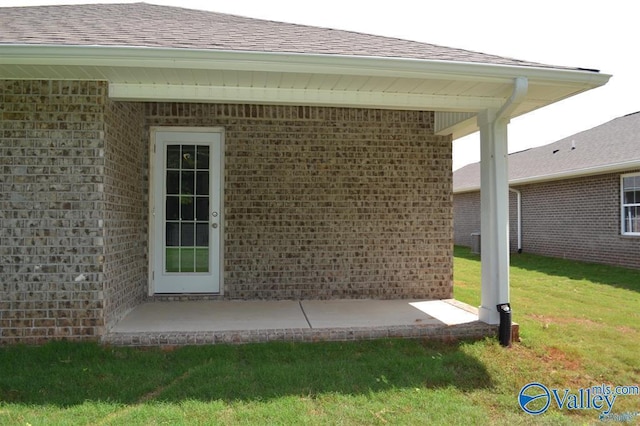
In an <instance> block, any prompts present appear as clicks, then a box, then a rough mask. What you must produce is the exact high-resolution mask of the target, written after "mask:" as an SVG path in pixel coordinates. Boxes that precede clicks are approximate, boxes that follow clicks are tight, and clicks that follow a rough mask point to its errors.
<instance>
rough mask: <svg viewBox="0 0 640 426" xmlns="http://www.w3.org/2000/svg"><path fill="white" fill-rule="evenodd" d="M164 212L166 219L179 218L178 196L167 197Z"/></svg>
mask: <svg viewBox="0 0 640 426" xmlns="http://www.w3.org/2000/svg"><path fill="white" fill-rule="evenodd" d="M165 214H166V219H167V220H178V219H180V197H167V202H166V209H165Z"/></svg>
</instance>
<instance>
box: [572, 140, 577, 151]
mask: <svg viewBox="0 0 640 426" xmlns="http://www.w3.org/2000/svg"><path fill="white" fill-rule="evenodd" d="M574 149H576V141H571V151H573V150H574Z"/></svg>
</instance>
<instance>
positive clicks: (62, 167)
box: [0, 81, 452, 343]
mask: <svg viewBox="0 0 640 426" xmlns="http://www.w3.org/2000/svg"><path fill="white" fill-rule="evenodd" d="M0 114H1V118H2V120H1V121H0V343H11V342H18V341H20V342H25V343H37V342H40V341H44V340H48V339H57V338H69V339H96V338H97V337H98V336H100V335H101V334H103V333H104V330H105V328H107V327H109V326H110V325H112V324H114V323H115V322H116V321H117V320H118V319H120V318H121V317H122V316H123V315H124V314H125V313H126V312H127V311H128V310H130V309H131V308H132V307H134V306H135V305H136V304H138V303H140V302H141V301H143V300H144V299H145V294H146V292H147V289H148V287H147V254H146V251H147V247H146V245H147V240H148V235H147V222H148V218H147V211H148V186H149V183H148V162H149V160H148V133H147V132H145V128H146V129H148V127H149V126H151V125H163V126H169V125H180V126H221V127H224V128H225V130H226V153H225V162H226V168H225V180H226V189H225V214H226V216H225V219H226V227H225V232H226V234H225V297H227V298H244V299H253V298H259V299H282V298H296V299H298V298H340V297H352V298H362V297H371V298H406V297H417V298H447V297H451V293H452V257H451V256H452V238H451V235H452V234H451V233H452V219H451V212H452V200H451V192H450V190H451V174H450V168H451V141H450V140H449V138H447V137H438V136H434V135H433V115H432V114H431V113H427V112H404V111H378V110H363V109H340V108H311V107H276V106H248V105H201V104H164V103H161V104H146V105H143V104H134V103H120V102H113V101H111V100H109V99H108V97H107V84H106V83H104V82H57V81H0ZM145 126H146V127H145Z"/></svg>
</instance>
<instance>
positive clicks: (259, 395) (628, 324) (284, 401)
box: [0, 248, 640, 425]
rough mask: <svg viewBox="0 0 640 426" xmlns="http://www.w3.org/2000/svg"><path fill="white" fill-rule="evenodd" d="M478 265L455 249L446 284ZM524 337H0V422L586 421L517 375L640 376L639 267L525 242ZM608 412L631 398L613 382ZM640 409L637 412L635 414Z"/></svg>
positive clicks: (581, 380) (462, 283) (469, 288)
mask: <svg viewBox="0 0 640 426" xmlns="http://www.w3.org/2000/svg"><path fill="white" fill-rule="evenodd" d="M479 276H480V265H479V259H478V258H477V257H476V256H473V255H471V254H469V252H468V250H464V249H458V248H457V249H456V259H455V276H454V279H455V286H456V287H455V291H456V298H457V299H459V300H462V301H464V302H467V303H470V304H472V305H477V304H479V290H480V288H479V287H480V286H479ZM511 283H512V284H511V289H512V298H511V301H512V307H513V310H514V320H515V321H517V322H518V323H520V334H521V338H522V341H521V342H520V343H516V344H514V346H513V347H512V348H510V349H505V348H502V347H500V346H499V344H498V343H497V342H496V341H495V340H492V339H487V340H482V341H475V342H457V343H438V342H426V341H422V340H377V341H369V342H355V343H354V342H352V343H340V342H330V343H312V344H290V343H269V344H255V345H254V344H251V345H242V346H225V345H218V346H206V347H184V348H178V349H175V350H161V349H135V348H115V347H101V346H98V345H95V344H71V343H65V342H53V343H50V344H47V345H44V346H41V347H24V346H12V347H2V348H0V424H16V425H25V424H31V425H40V424H43V425H44V424H46V425H50V424H69V425H72V424H73V425H76V424H98V425H131V424H145V425H146V424H171V425H173V424H185V425H186V424H190V425H191V424H203V425H204V424H250V425H262V424H269V425H271V424H296V425H297V424H310V425H315V424H318V425H319V424H364V425H376V424H377V425H386V424H402V425H407V424H409V425H413V424H416V425H423V424H465V425H471V424H505V425H506V424H548V425H556V424H592V423H596V422H597V421H598V414H599V412H598V411H597V410H593V409H588V410H569V409H566V408H565V409H558V408H557V407H554V406H553V404H552V407H551V408H549V410H548V411H547V412H545V413H544V414H541V415H539V416H536V417H533V416H531V415H529V414H526V413H524V412H523V411H522V410H521V409H520V408H519V406H518V403H517V396H518V393H519V391H520V389H521V388H522V387H523V386H524V385H525V384H527V383H529V382H532V381H538V382H541V383H543V384H545V385H546V386H548V387H550V388H557V389H560V390H561V391H560V392H561V395H562V392H563V391H564V389H570V390H571V391H572V392H577V391H578V389H580V388H587V387H591V386H595V385H601V384H603V383H606V384H609V385H614V386H616V385H638V384H639V383H640V351H639V350H638V348H639V347H640V344H639V342H640V310H639V308H640V272H639V271H633V270H626V269H619V268H612V267H606V266H599V265H589V264H581V263H577V262H570V261H564V260H557V259H548V258H542V257H537V256H532V255H527V254H522V255H514V256H513V258H512V268H511ZM613 412H614V413H617V414H622V413H627V412H640V396H619V397H618V398H617V399H616V401H615V405H614V408H613ZM637 423H640V417H635V418H633V419H632V424H637Z"/></svg>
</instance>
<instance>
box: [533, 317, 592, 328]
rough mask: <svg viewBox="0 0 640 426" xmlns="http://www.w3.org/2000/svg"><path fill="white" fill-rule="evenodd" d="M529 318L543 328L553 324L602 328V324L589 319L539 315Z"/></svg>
mask: <svg viewBox="0 0 640 426" xmlns="http://www.w3.org/2000/svg"><path fill="white" fill-rule="evenodd" d="M528 317H529V318H532V319H534V320H536V321H539V322H540V323H541V325H542V327H543V328H548V327H549V326H550V325H551V324H562V325H566V324H578V325H583V326H585V327H589V328H594V327H602V324H601V323H599V322H597V321H594V320H592V319H589V318H562V317H554V316H551V315H537V314H532V315H528Z"/></svg>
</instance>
